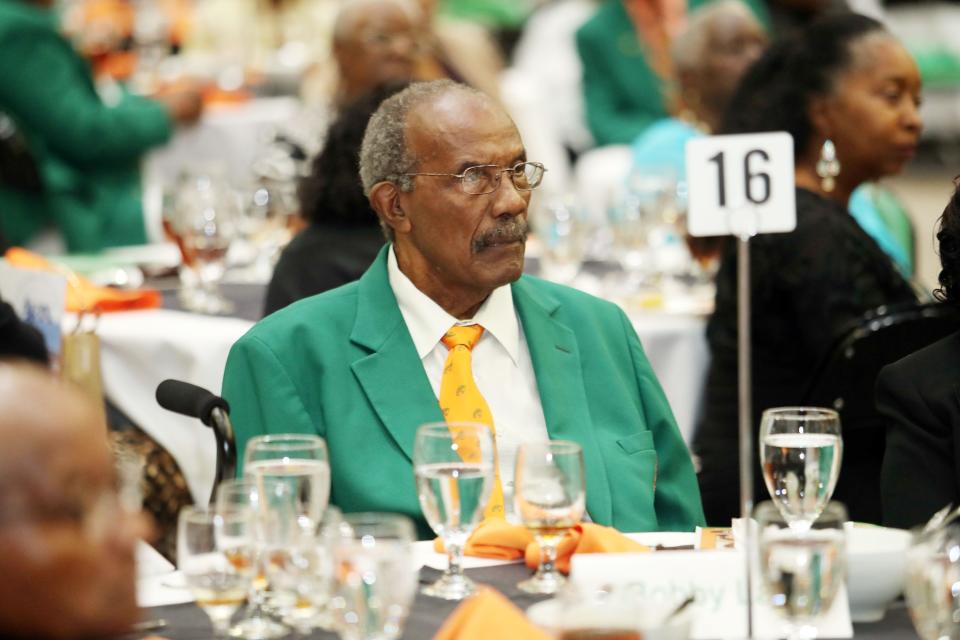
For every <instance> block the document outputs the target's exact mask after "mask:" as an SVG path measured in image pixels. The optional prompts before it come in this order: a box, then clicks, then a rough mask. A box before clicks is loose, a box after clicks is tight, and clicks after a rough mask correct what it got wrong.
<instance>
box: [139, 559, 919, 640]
mask: <svg viewBox="0 0 960 640" xmlns="http://www.w3.org/2000/svg"><path fill="white" fill-rule="evenodd" d="M466 573H467V574H468V575H469V576H470V577H471V578H473V579H474V580H476V581H477V582H478V583H482V584H486V585H489V586H492V587H494V588H496V589H497V590H498V591H500V592H501V593H502V594H504V595H505V596H507V598H509V599H510V600H511V601H512V602H513V603H514V604H515V605H517V606H518V607H520V608H521V609H526V608H527V607H529V606H531V605H532V604H534V603H536V602H539V601H541V600H544V599H545V597H543V596H533V595H528V594H525V593H522V592H520V591H519V590H518V589H517V588H516V584H517V582H519V581H520V580H522V579H524V578H526V577H528V576H529V574H530V570H529V569H527V568H526V567H525V566H524V565H523V564H507V565H501V566H495V567H485V568H476V569H467V571H466ZM438 575H439V572H438V571H437V570H436V569H430V568H425V569H423V570H422V571H421V574H420V581H421V582H431V581H433V580H434V579H436V577H437V576H438ZM456 606H457V603H455V602H447V601H443V600H438V599H436V598H431V597H428V596H424V595H422V594H418V595H417V598H416V600H415V601H414V604H413V608H412V609H411V611H410V616H409V618H408V619H407V624H406V629H405V631H404V634H403V636H402V637H403V638H404V639H407V640H426V639H428V638H431V637H433V635H434V634H435V633H436V632H437V630H438V629H439V628H440V626H441V625H442V624H443V621H444V620H446V618H447V616H449V615H450V613H451V612H452V611H453V610H454V609H455V608H456ZM146 615H147V617H149V618H150V619H157V618H162V619H164V620H166V622H167V626H166V627H165V628H164V629H161V630H158V631H154V632H152V633H147V634H140V635H136V636H131V637H136V638H144V637H146V636H149V635H161V636H163V637H164V638H169V639H170V640H201V639H203V640H209V638H210V623H209V621H208V619H207V617H206V614H204V613H203V612H202V611H201V610H200V609H199V608H197V607H196V606H195V605H193V604H182V605H175V606H167V607H157V608H154V609H150V610H148V611H147V613H146ZM290 637H300V638H304V637H308V638H313V639H317V640H319V639H326V638H336V637H337V636H336V635H335V634H332V633H328V632H323V631H316V632H314V633H313V634H311V635H309V636H293V635H291V636H290ZM854 637H856V638H864V639H867V638H868V639H870V640H908V639H909V640H914V639H915V638H916V637H917V635H916V632H915V631H914V629H913V626H912V624H911V622H910V618H909V615H908V613H907V610H906V607H905V606H904V605H903V603H902V601H900V602H897V603H894V605H893V606H892V607H891V608H890V609H889V610H888V611H887V614H886V617H885V618H884V619H883V620H882V621H880V622H874V623H857V624H854ZM504 640H507V639H504ZM510 640H512V639H510Z"/></svg>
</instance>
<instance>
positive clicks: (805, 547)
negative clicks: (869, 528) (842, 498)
mask: <svg viewBox="0 0 960 640" xmlns="http://www.w3.org/2000/svg"><path fill="white" fill-rule="evenodd" d="M754 519H755V520H756V521H757V527H758V534H759V545H758V548H759V551H760V562H759V570H760V575H761V581H762V583H763V588H764V591H765V594H766V596H767V602H768V603H769V604H770V605H771V606H772V608H773V609H774V610H775V611H776V612H777V613H779V614H780V615H781V616H783V617H785V618H786V620H787V622H788V623H789V633H788V635H787V638H788V640H810V639H812V638H816V636H817V627H816V624H815V623H816V620H817V617H818V616H820V615H821V614H824V613H826V612H827V611H829V610H830V607H831V605H832V604H833V599H834V596H836V594H837V591H838V590H839V588H840V586H841V585H843V584H844V581H845V576H846V536H845V533H844V523H845V522H846V521H847V511H846V509H845V508H844V506H843V505H842V504H840V503H839V502H830V503H828V504H826V505H825V506H824V507H822V512H821V514H820V517H819V518H818V519H817V520H816V521H815V522H813V523H812V524H811V526H810V527H809V528H806V529H802V530H798V529H797V528H796V527H794V526H793V522H792V521H791V520H790V519H789V518H787V517H786V516H785V515H784V514H783V513H782V512H781V510H780V509H779V508H778V506H777V505H776V504H775V503H773V502H769V501H768V502H763V503H761V504H759V505H758V506H757V508H756V510H755V511H754Z"/></svg>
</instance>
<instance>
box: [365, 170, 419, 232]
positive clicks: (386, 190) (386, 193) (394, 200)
mask: <svg viewBox="0 0 960 640" xmlns="http://www.w3.org/2000/svg"><path fill="white" fill-rule="evenodd" d="M370 206H372V207H373V210H374V211H376V212H377V215H378V216H380V219H381V220H383V222H384V223H385V224H386V225H387V226H389V227H390V228H391V229H393V230H394V232H395V233H407V232H409V231H410V219H409V218H408V217H407V215H406V213H405V212H404V211H403V207H402V206H401V204H400V189H398V188H397V185H395V184H394V183H392V182H378V183H377V184H375V185H373V188H372V189H370Z"/></svg>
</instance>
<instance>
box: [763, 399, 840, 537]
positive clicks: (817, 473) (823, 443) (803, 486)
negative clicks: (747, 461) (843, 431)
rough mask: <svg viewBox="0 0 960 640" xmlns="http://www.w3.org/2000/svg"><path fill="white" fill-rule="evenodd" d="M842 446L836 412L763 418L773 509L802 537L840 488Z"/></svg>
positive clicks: (800, 411)
mask: <svg viewBox="0 0 960 640" xmlns="http://www.w3.org/2000/svg"><path fill="white" fill-rule="evenodd" d="M842 457H843V440H842V438H841V437H840V416H839V415H837V412H836V411H833V410H832V409H821V408H817V407H781V408H777V409H768V410H766V411H764V412H763V417H762V419H761V420H760V462H761V464H762V466H763V479H764V481H765V482H766V484H767V490H768V491H769V492H770V497H771V498H772V499H773V502H774V504H776V505H777V507H778V508H779V509H780V513H782V514H783V517H784V518H786V520H787V522H789V523H790V526H791V527H793V528H795V529H797V530H798V531H803V530H805V529H809V528H810V525H811V524H812V523H813V522H814V521H815V520H816V519H817V517H818V516H819V515H820V512H821V510H822V509H823V508H824V505H826V504H827V501H828V500H830V496H832V495H833V489H834V488H835V487H836V486H837V478H838V477H839V476H840V460H841V458H842Z"/></svg>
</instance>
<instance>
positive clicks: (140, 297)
mask: <svg viewBox="0 0 960 640" xmlns="http://www.w3.org/2000/svg"><path fill="white" fill-rule="evenodd" d="M4 257H5V258H6V259H7V263H8V264H10V265H11V266H13V267H18V268H20V269H34V270H36V271H54V272H56V271H63V270H62V269H60V268H58V267H57V266H56V265H54V264H53V263H52V262H50V261H49V260H47V259H46V258H44V257H43V256H41V255H38V254H36V253H33V252H31V251H27V250H26V249H21V248H19V247H13V248H12V249H8V250H7V253H6V254H5V256H4ZM162 302H163V298H162V297H161V295H160V292H159V291H157V290H155V289H138V290H136V291H122V290H120V289H113V288H111V287H98V286H97V285H95V284H93V283H92V282H90V281H89V280H87V279H86V278H83V277H81V276H71V277H70V278H69V279H68V281H67V311H74V312H79V311H91V312H96V313H100V312H105V311H132V310H134V309H156V308H158V307H159V306H160V305H161V303H162Z"/></svg>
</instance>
